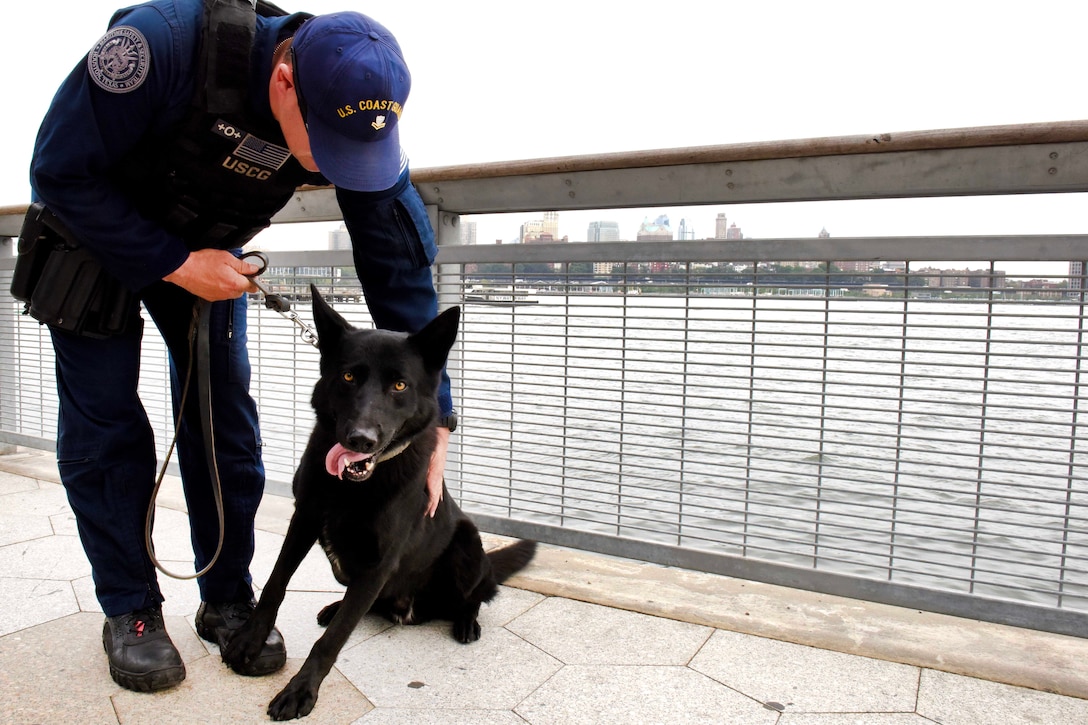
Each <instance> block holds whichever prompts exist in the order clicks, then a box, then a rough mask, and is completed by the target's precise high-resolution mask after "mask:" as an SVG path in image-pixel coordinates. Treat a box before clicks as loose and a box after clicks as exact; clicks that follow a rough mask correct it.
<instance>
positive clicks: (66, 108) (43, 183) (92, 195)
mask: <svg viewBox="0 0 1088 725" xmlns="http://www.w3.org/2000/svg"><path fill="white" fill-rule="evenodd" d="M188 28H189V26H188V25H185V26H183V25H182V24H181V23H179V21H178V19H176V18H175V19H168V18H166V17H164V16H163V15H162V14H161V13H160V12H159V11H158V9H156V8H154V7H146V6H144V7H139V8H136V9H134V10H133V11H131V12H129V13H128V14H126V15H124V16H123V17H121V18H120V19H119V20H118V21H117V22H116V23H115V24H114V25H113V27H111V29H110V30H109V31H108V32H107V33H106V34H105V35H104V36H103V38H102V40H100V41H99V43H96V44H95V46H94V47H93V48H92V49H91V51H90V52H89V53H88V54H87V56H86V57H85V58H84V59H83V61H82V62H80V63H79V64H78V65H77V66H76V67H75V69H73V71H72V72H71V74H69V76H68V78H67V79H65V81H64V82H63V83H62V84H61V86H60V89H59V90H58V91H57V94H56V96H55V97H54V99H53V103H52V105H51V106H50V109H49V111H48V112H47V114H46V116H45V119H44V120H43V122H42V125H41V128H40V130H39V132H38V138H37V140H36V142H35V147H34V157H33V161H32V162H31V186H32V188H33V191H34V197H35V199H37V200H41V201H43V202H45V204H46V205H47V206H48V207H49V208H50V210H52V211H53V213H54V214H56V215H57V217H58V218H60V220H61V221H62V222H64V223H65V225H66V226H67V227H68V228H69V229H71V230H72V232H73V233H74V234H75V235H76V236H77V237H78V238H79V239H80V241H81V242H82V243H83V244H85V245H86V246H87V247H88V248H89V249H90V250H91V251H92V252H94V253H95V256H96V257H97V258H98V259H99V260H100V261H101V262H102V264H103V266H104V267H105V268H106V269H107V270H108V271H109V272H110V273H111V274H112V275H113V276H114V277H116V278H117V279H119V280H120V281H121V282H122V283H123V284H125V286H127V287H129V288H130V289H140V288H142V287H145V286H147V285H148V284H151V283H152V282H156V281H158V280H160V279H162V278H164V277H166V276H167V275H169V274H171V273H173V272H175V271H176V270H178V269H179V268H180V267H181V266H182V265H183V264H184V263H185V262H186V260H187V259H188V257H189V252H188V249H187V248H186V246H185V244H184V243H183V242H182V240H181V239H179V238H177V237H175V236H173V235H170V234H167V233H166V232H165V231H164V230H163V229H162V228H161V227H159V226H158V225H156V224H154V223H152V222H150V221H148V220H147V219H145V218H144V217H142V216H141V215H140V214H139V213H138V212H137V211H136V209H135V208H134V207H133V205H132V203H131V202H130V201H129V199H128V197H127V195H126V194H125V190H124V189H121V188H119V187H118V186H117V185H116V184H115V183H114V182H113V181H112V180H111V178H110V171H111V169H113V168H114V167H115V166H116V165H117V164H118V163H119V162H120V160H121V159H123V158H124V157H125V156H126V154H128V153H129V152H130V151H131V150H132V148H134V146H135V145H136V144H137V143H138V142H139V141H140V140H141V139H143V138H144V137H145V136H146V135H147V134H148V133H153V132H155V131H156V130H158V129H161V128H163V127H165V126H166V125H167V124H169V123H170V122H172V119H173V118H175V117H180V113H181V112H183V110H184V108H185V105H186V104H187V102H188V99H189V96H190V95H191V79H190V78H188V68H189V67H190V66H191V65H192V63H191V58H190V57H188V56H185V53H186V52H188V53H190V54H191V53H192V51H193V49H192V47H191V46H190V47H188V48H186V46H185V41H186V39H188V36H189V34H188V32H185V30H186V29H188ZM119 49H123V50H124V52H125V53H126V54H127V58H128V59H129V60H130V61H131V63H132V68H133V69H134V70H132V71H131V72H130V73H129V74H128V75H127V76H125V80H126V83H123V84H118V83H116V82H114V78H113V76H111V75H109V74H108V73H107V72H106V71H105V70H104V69H105V68H106V67H107V66H108V65H109V63H110V59H111V58H112V57H115V56H116V54H117V53H118V52H119ZM183 56H184V57H183Z"/></svg>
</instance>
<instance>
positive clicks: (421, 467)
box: [222, 288, 536, 720]
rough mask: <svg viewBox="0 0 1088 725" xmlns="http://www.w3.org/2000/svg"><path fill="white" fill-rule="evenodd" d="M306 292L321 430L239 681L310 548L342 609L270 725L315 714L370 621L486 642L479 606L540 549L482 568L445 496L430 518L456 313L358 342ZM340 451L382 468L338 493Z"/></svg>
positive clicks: (467, 529) (274, 708)
mask: <svg viewBox="0 0 1088 725" xmlns="http://www.w3.org/2000/svg"><path fill="white" fill-rule="evenodd" d="M311 289H312V291H313V306H314V320H315V322H316V324H317V332H318V338H319V342H318V346H319V349H320V351H321V377H320V380H318V382H317V384H316V385H315V386H314V392H313V400H312V402H313V407H314V410H315V411H316V413H317V425H316V426H315V427H314V430H313V433H312V434H311V436H310V440H309V443H308V444H307V446H306V450H305V452H304V453H303V454H302V460H301V462H300V463H299V467H298V471H297V472H296V473H295V479H294V485H293V490H294V496H295V512H294V514H293V516H292V517H291V523H290V526H289V528H288V531H287V536H286V538H285V540H284V542H283V548H282V549H281V550H280V555H279V558H278V559H277V561H276V565H275V567H274V568H273V570H272V574H271V576H270V577H269V580H268V583H267V585H266V586H265V588H264V591H263V592H262V593H261V598H260V601H259V602H258V604H257V608H256V610H255V611H254V613H253V615H252V617H251V618H250V619H249V621H248V622H247V623H246V625H245V626H244V627H243V628H242V629H240V630H239V631H238V633H237V635H236V636H235V637H234V638H233V639H232V640H231V641H230V642H229V643H228V644H227V646H226V648H225V649H224V650H223V653H222V655H223V660H224V662H226V663H227V664H229V665H230V666H231V667H232V668H234V669H236V670H240V669H241V668H242V666H243V665H244V663H245V662H247V661H248V660H249V659H251V658H253V657H255V656H256V655H257V654H258V653H259V652H260V650H261V647H262V645H263V643H264V641H265V638H266V637H267V636H268V634H269V632H271V630H272V627H273V625H274V624H275V621H276V614H277V611H278V610H279V607H280V604H281V603H282V602H283V598H284V593H285V591H286V589H287V583H288V581H289V580H290V578H291V576H292V575H293V574H294V572H295V570H296V569H297V568H298V566H299V564H300V563H301V562H302V560H303V558H304V557H305V556H306V554H307V552H308V551H309V550H310V548H311V547H312V546H313V544H314V542H315V541H317V542H320V543H321V546H322V547H323V548H324V550H325V552H326V554H327V555H328V558H329V562H330V563H331V564H332V569H333V573H334V574H335V576H336V578H337V580H338V581H340V583H341V584H344V585H345V586H346V587H347V590H346V591H345V593H344V598H343V600H342V601H339V602H336V603H334V604H331V605H329V606H328V607H326V608H325V609H323V610H322V611H321V613H320V614H319V615H318V622H319V623H320V624H322V625H327V627H328V628H327V630H326V631H325V632H324V634H323V635H322V636H321V638H320V639H318V641H317V642H316V643H315V644H314V646H313V649H312V650H311V651H310V655H309V656H308V657H307V658H306V662H305V663H304V664H303V665H302V668H301V669H300V670H299V672H298V673H297V674H296V675H295V676H294V677H293V678H292V679H291V681H290V683H289V684H288V685H287V687H285V688H284V689H283V691H282V692H280V693H279V694H278V695H277V696H276V697H275V698H274V699H273V700H272V702H271V703H270V704H269V706H268V714H269V715H270V716H271V717H272V719H274V720H289V719H291V718H295V717H302V716H304V715H307V714H309V712H310V711H311V710H312V709H313V707H314V704H315V702H316V701H317V693H318V688H319V687H320V686H321V681H322V680H323V679H324V678H325V675H327V674H328V672H329V670H330V669H331V668H332V666H333V664H334V663H335V662H336V658H337V656H338V655H339V653H340V649H341V648H342V647H343V646H344V642H346V641H347V639H348V636H349V635H350V634H351V632H352V630H353V629H355V626H356V625H357V624H358V623H359V621H360V619H362V617H363V615H364V614H366V613H367V612H368V611H372V612H375V613H378V614H382V615H384V616H386V617H389V618H390V619H392V620H393V621H394V622H398V623H403V624H417V623H420V622H425V621H427V620H431V619H447V620H452V622H453V636H454V638H455V639H457V640H458V641H460V642H464V643H468V642H473V641H475V640H477V639H479V638H480V625H479V624H478V623H477V621H476V617H477V615H478V613H479V610H480V605H481V604H482V603H484V602H487V601H490V600H491V599H492V597H494V596H495V594H496V593H497V592H498V585H499V584H500V583H502V582H503V581H504V580H505V579H507V578H508V577H509V576H511V575H512V574H514V573H515V572H517V571H518V570H520V569H521V568H522V567H524V566H525V565H526V564H528V563H529V560H530V559H532V557H533V554H534V552H535V549H536V545H535V543H533V542H530V541H519V542H516V543H514V544H512V545H510V546H507V547H505V548H502V549H499V550H497V551H492V552H489V553H486V554H485V552H484V549H483V545H482V543H481V541H480V535H479V532H478V531H477V529H476V526H475V525H474V524H473V523H472V521H471V520H469V518H468V517H467V516H465V514H464V513H462V511H461V509H460V508H458V506H457V504H456V503H455V502H454V501H453V500H452V499H451V498H450V496H449V494H448V492H447V491H445V488H444V487H443V496H442V502H441V503H440V504H439V506H438V511H437V513H436V514H435V515H434V517H433V518H429V517H427V516H425V515H424V514H425V511H426V508H427V491H426V476H427V468H428V465H429V463H430V460H431V454H432V452H433V451H434V448H435V424H436V420H437V416H438V404H437V400H436V393H437V390H438V385H439V379H440V373H441V370H442V367H443V365H445V362H446V356H447V355H448V354H449V350H450V348H451V347H452V345H453V342H454V339H455V337H456V335H457V323H458V318H459V315H460V310H459V308H456V307H454V308H451V309H449V310H446V311H445V312H444V313H442V314H441V315H439V316H438V317H436V318H435V319H434V320H433V321H432V322H431V323H430V324H428V325H427V326H426V327H425V328H424V329H423V330H421V331H419V332H418V333H416V334H414V335H407V334H402V333H394V332H388V331H383V330H359V329H356V328H354V327H352V326H351V325H350V324H349V323H347V322H346V321H345V320H344V318H343V317H341V316H340V315H339V314H337V313H336V311H334V310H333V309H332V308H331V307H329V305H328V304H327V303H326V302H325V301H324V300H323V299H322V298H321V296H320V294H319V293H318V291H317V289H316V288H311ZM337 443H339V444H340V445H341V446H343V447H344V448H346V449H348V450H350V451H354V452H358V453H365V454H374V456H375V459H376V460H377V462H376V463H373V462H371V463H367V462H363V463H362V465H360V464H359V463H356V464H352V465H350V466H348V468H347V470H345V471H344V474H343V480H341V479H340V478H337V477H336V476H333V475H331V474H330V473H329V472H327V470H326V462H325V457H326V454H327V453H328V452H329V451H330V450H331V449H332V448H333V447H334V446H335V445H336V444H337ZM405 444H407V448H404V450H403V451H402V452H400V453H399V454H396V455H393V457H391V458H387V459H385V460H382V455H383V454H389V453H390V452H395V451H396V450H397V449H398V448H400V447H401V446H403V445H405ZM353 478H354V479H359V480H351V479H353Z"/></svg>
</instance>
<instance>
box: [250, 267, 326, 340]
mask: <svg viewBox="0 0 1088 725" xmlns="http://www.w3.org/2000/svg"><path fill="white" fill-rule="evenodd" d="M251 257H255V258H256V259H258V260H259V261H260V262H261V265H260V267H261V268H260V269H258V270H257V271H256V272H254V273H253V274H247V275H246V276H247V277H249V278H250V279H251V280H252V281H253V284H255V285H257V289H259V290H260V291H261V294H262V295H263V296H264V306H265V307H267V308H268V309H270V310H272V311H273V312H278V313H279V314H280V315H281V316H283V318H284V319H286V320H288V321H290V322H292V323H294V324H295V325H296V326H298V328H299V337H301V338H302V339H303V341H304V342H308V343H310V344H311V345H313V346H314V347H317V333H316V332H315V331H314V329H313V328H312V327H310V326H309V325H307V324H306V323H305V322H303V321H302V318H301V317H299V316H298V313H297V312H295V311H294V310H292V309H291V303H290V302H288V301H287V299H286V298H285V297H283V296H282V295H278V294H276V293H274V292H273V291H272V290H271V289H269V288H268V285H266V284H265V283H264V282H262V281H261V279H260V276H261V275H262V274H264V272H265V270H266V269H268V255H267V254H265V253H264V252H262V251H260V250H254V251H252V252H246V253H245V254H243V255H242V256H241V257H240V259H249V258H251Z"/></svg>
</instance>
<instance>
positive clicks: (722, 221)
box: [714, 212, 729, 239]
mask: <svg viewBox="0 0 1088 725" xmlns="http://www.w3.org/2000/svg"><path fill="white" fill-rule="evenodd" d="M728 233H729V225H728V224H727V223H726V218H725V214H724V213H722V212H718V216H717V218H716V219H715V220H714V238H715V239H726V235H727V234H728Z"/></svg>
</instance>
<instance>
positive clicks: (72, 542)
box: [0, 536, 91, 581]
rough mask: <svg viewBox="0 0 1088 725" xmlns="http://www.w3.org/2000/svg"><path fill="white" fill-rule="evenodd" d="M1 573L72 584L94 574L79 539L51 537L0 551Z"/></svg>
mask: <svg viewBox="0 0 1088 725" xmlns="http://www.w3.org/2000/svg"><path fill="white" fill-rule="evenodd" d="M0 572H3V573H4V575H5V576H9V577H14V578H19V579H60V580H65V581H72V580H73V579H78V578H79V577H81V576H87V575H88V574H90V573H91V565H90V564H88V563H87V557H86V556H85V555H84V553H83V547H82V546H80V543H79V539H77V538H75V537H72V536H50V537H47V538H43V539H33V540H31V541H20V542H18V543H15V544H9V545H7V546H3V547H0Z"/></svg>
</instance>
